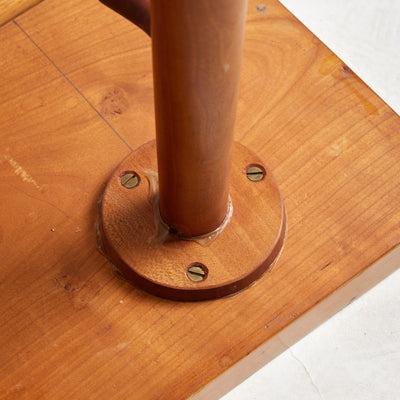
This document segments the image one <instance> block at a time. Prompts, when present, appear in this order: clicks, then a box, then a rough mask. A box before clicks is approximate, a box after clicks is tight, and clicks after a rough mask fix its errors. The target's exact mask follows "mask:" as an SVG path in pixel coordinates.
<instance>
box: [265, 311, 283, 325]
mask: <svg viewBox="0 0 400 400" xmlns="http://www.w3.org/2000/svg"><path fill="white" fill-rule="evenodd" d="M280 317H282V314H279V315H278V316H276V317H275V318H274V319H273V320H271V321H269V322H268V324H267V325H265V327H266V328H269V327H270V326H271V325H272V324H273V323H274V322H275V321H276V320H277V319H279V318H280Z"/></svg>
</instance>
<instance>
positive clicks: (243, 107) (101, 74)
mask: <svg viewBox="0 0 400 400" xmlns="http://www.w3.org/2000/svg"><path fill="white" fill-rule="evenodd" d="M266 4H267V6H268V10H269V12H268V13H265V14H259V13H257V11H256V5H257V2H255V1H250V2H249V11H248V21H247V25H246V34H245V44H244V59H243V66H242V82H241V89H240V95H239V103H238V113H237V115H238V118H237V123H236V131H235V135H236V138H237V139H239V140H240V141H241V142H242V143H244V144H246V145H247V146H248V147H249V148H252V149H255V150H256V151H257V153H258V154H260V156H261V157H262V158H266V159H267V160H268V166H269V167H270V168H271V169H272V171H273V173H274V175H275V177H276V178H277V180H278V182H279V184H280V188H281V190H282V192H283V196H284V199H285V204H286V206H287V211H288V223H289V226H288V237H287V242H286V245H285V250H284V252H283V254H282V257H281V258H280V260H279V262H278V263H277V265H276V266H275V268H274V269H273V270H272V271H271V272H270V273H268V274H267V275H266V276H265V277H264V278H263V279H261V280H260V281H259V282H258V283H257V284H256V285H255V286H254V287H252V288H250V289H248V290H246V291H244V292H243V293H241V294H239V295H238V296H235V297H232V298H226V299H221V300H218V301H212V302H203V303H196V304H184V303H175V302H170V301H167V300H161V299H158V298H155V297H152V296H151V295H147V294H145V293H144V292H142V291H140V290H137V289H134V288H132V287H131V286H130V285H129V284H128V283H126V282H124V281H121V280H119V279H118V278H117V277H115V276H113V274H112V272H111V268H110V267H109V265H108V263H106V262H105V260H104V258H103V257H102V256H101V255H100V254H98V253H97V252H96V249H95V245H94V232H93V224H94V220H95V216H96V201H97V197H98V194H99V193H100V192H101V191H102V190H103V183H104V182H105V181H106V179H107V177H108V176H109V175H110V174H111V170H112V169H113V168H114V167H116V166H117V165H118V164H119V163H120V161H121V160H122V158H123V157H124V156H125V155H127V154H128V151H129V149H128V147H126V146H125V145H124V144H123V142H122V141H121V140H120V138H118V136H117V134H118V135H119V136H120V137H122V138H123V139H124V140H125V141H126V142H127V143H128V144H129V146H130V147H131V148H137V147H138V146H139V145H141V144H143V143H144V142H146V141H148V140H150V139H152V138H154V112H153V105H152V104H153V94H152V72H151V59H150V55H151V51H150V39H149V38H148V37H147V36H146V34H145V33H143V32H141V31H140V30H139V29H136V28H135V27H133V26H132V24H130V23H129V22H128V21H125V20H124V19H123V18H121V17H119V16H118V15H115V14H114V13H113V12H112V11H110V10H107V9H106V7H104V6H102V5H101V4H98V3H97V2H96V1H91V0H88V1H85V2H78V1H71V2H57V1H53V0H46V1H45V2H43V3H41V4H39V5H38V6H36V7H34V8H33V9H31V10H30V11H29V12H27V13H25V14H24V15H22V16H21V17H19V18H18V19H17V23H18V26H19V27H20V28H19V27H18V26H16V25H14V24H9V25H6V26H4V27H2V28H1V30H0V36H1V43H2V47H1V49H0V52H1V57H0V72H1V77H2V79H4V82H7V84H6V85H5V84H4V85H1V86H0V91H1V97H0V102H1V117H0V127H1V130H0V135H1V153H0V154H1V164H0V171H1V175H0V185H1V186H0V196H1V204H2V207H1V211H0V237H1V239H0V257H1V265H0V279H1V280H0V282H1V283H0V285H1V287H0V289H1V290H0V304H1V305H0V310H1V311H0V312H1V316H2V317H1V318H2V321H3V322H2V327H1V334H0V343H1V344H0V346H1V351H0V393H1V395H0V397H2V398H5V399H15V398H24V396H25V397H28V398H30V399H37V398H45V399H46V398H47V399H52V400H53V399H60V398H65V397H68V398H73V399H98V398H101V397H106V398H110V399H126V398H131V399H163V398H164V399H185V398H188V397H190V396H191V395H193V394H194V393H195V392H197V391H200V392H199V393H198V394H197V398H207V399H210V398H212V397H214V398H215V397H216V396H218V395H221V394H222V393H221V392H216V391H215V390H214V391H210V392H207V391H205V390H204V391H201V389H202V388H204V387H205V385H206V384H207V383H210V382H212V381H213V380H214V379H215V378H216V377H218V376H220V375H221V374H222V373H224V372H225V374H224V375H225V380H224V386H223V387H221V388H222V389H223V390H227V389H229V388H231V387H232V386H234V385H235V384H237V383H239V381H240V380H241V379H243V378H244V377H245V376H246V374H247V373H248V371H249V370H248V369H247V368H250V369H251V368H254V366H260V365H261V364H262V363H265V362H267V361H268V360H269V359H270V358H271V357H273V355H276V354H277V352H279V351H280V350H282V349H283V348H285V346H286V343H288V344H290V342H289V341H285V342H284V344H283V345H282V343H280V342H278V341H277V340H274V339H273V338H274V337H275V338H276V337H277V336H276V334H277V333H279V335H280V337H282V335H287V337H290V340H291V341H293V340H296V339H298V338H299V337H300V336H301V335H303V334H305V333H306V332H307V331H308V330H309V329H311V328H312V327H314V326H315V325H316V324H317V323H320V322H322V321H323V320H324V319H325V318H327V317H328V316H329V315H331V314H333V313H334V312H336V311H337V310H338V309H339V308H340V307H342V306H344V305H345V304H346V303H348V302H349V301H350V299H351V298H352V297H353V296H354V295H357V294H359V293H360V292H362V290H366V289H367V288H368V287H370V286H371V285H372V284H374V283H376V282H377V281H378V280H380V279H382V278H383V277H384V276H386V275H387V274H389V273H390V272H391V271H393V270H394V269H396V268H397V265H398V247H397V248H396V246H397V245H398V243H399V238H400V211H399V210H400V207H399V198H400V185H399V183H400V182H399V180H400V178H399V177H400V163H399V156H400V138H399V136H398V132H399V129H400V120H399V117H398V116H397V115H396V114H395V113H394V112H393V111H392V110H391V109H390V108H389V107H388V106H387V105H386V104H384V103H383V102H382V100H380V99H379V98H378V97H377V96H376V95H375V94H374V93H373V92H372V91H371V90H370V89H369V88H368V87H367V86H366V85H365V84H364V83H363V82H361V81H360V80H359V79H358V78H357V76H356V75H355V74H354V73H353V72H352V71H350V70H349V68H348V67H347V66H346V65H344V64H343V63H342V62H341V60H339V59H338V58H337V57H335V56H334V55H333V54H332V53H331V52H330V51H329V50H328V49H327V48H326V47H325V46H324V45H323V44H322V43H321V42H320V41H319V40H318V39H316V38H315V37H314V36H313V35H312V34H311V33H310V32H309V31H308V30H307V29H306V28H304V26H303V25H302V24H300V23H299V22H298V21H297V20H296V19H295V18H294V17H293V16H292V15H291V14H290V13H288V12H287V11H286V10H285V9H284V8H283V7H282V6H281V5H280V4H279V3H278V2H277V1H274V0H268V1H267V2H266ZM24 32H25V33H26V35H25V34H24ZM27 35H28V36H27ZM31 40H33V41H34V43H36V45H37V46H38V47H39V49H38V48H37V47H35V45H34V44H33V43H32V41H31ZM49 59H50V60H51V61H49ZM88 102H89V103H90V104H91V105H92V106H93V107H94V108H95V109H96V110H97V112H99V113H100V115H99V114H97V113H96V112H95V110H94V109H93V108H92V107H90V106H89V104H88ZM103 118H104V119H103ZM106 122H107V123H108V124H109V125H107V123H106ZM5 156H6V157H5ZM34 182H35V183H36V185H38V186H39V188H42V189H41V190H42V191H40V189H38V188H37V187H36V185H35V183H34ZM52 228H54V231H51V229H52ZM396 249H397V250H396ZM393 250H394V251H396V253H393ZM380 260H383V261H382V262H379V261H380ZM376 261H378V263H377V264H374V263H375V262H376ZM396 263H397V264H396ZM346 284H348V285H347V286H346ZM346 289H347V291H346ZM332 293H334V296H331V294H332ZM332 299H333V300H332ZM324 307H325V308H324ZM322 309H323V310H322ZM295 321H298V322H297V324H296V325H294V324H293V322H295ZM271 339H272V340H271ZM260 346H262V347H260ZM264 346H270V347H269V350H268V351H267V350H266V349H265V347H264ZM257 348H259V349H264V351H260V352H255V349H257ZM252 354H253V355H254V356H255V357H256V358H257V360H256V363H254V364H251V363H250V361H249V358H247V356H248V355H249V357H250V355H252ZM250 358H251V357H250ZM240 360H243V362H244V363H245V364H244V367H241V368H239V367H238V368H237V369H236V368H234V369H233V370H232V368H231V367H232V366H234V365H235V364H236V363H237V362H238V361H240ZM239 365H240V364H238V366H239ZM242 366H243V364H242ZM214 389H215V387H214ZM208 393H211V394H210V396H208ZM207 396H208V397H207Z"/></svg>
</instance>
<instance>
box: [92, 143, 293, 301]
mask: <svg viewBox="0 0 400 400" xmlns="http://www.w3.org/2000/svg"><path fill="white" fill-rule="evenodd" d="M264 164H265V163H264V162H263V160H260V159H259V158H258V157H257V155H256V154H255V153H254V152H252V151H250V150H249V149H247V148H246V147H244V146H243V145H241V144H240V143H235V145H234V146H233V162H232V176H231V180H230V181H231V184H230V188H229V190H230V207H229V209H230V210H229V212H228V214H229V216H228V218H229V219H228V223H226V221H225V224H224V227H223V229H222V230H221V231H220V232H219V233H218V234H216V233H214V234H213V233H211V234H210V235H204V236H203V237H201V238H200V237H197V238H195V239H194V240H182V238H181V237H179V236H178V235H176V234H169V231H170V230H169V229H168V226H164V227H162V226H161V225H160V220H161V218H160V215H159V206H158V201H159V192H158V187H157V183H156V182H157V180H158V176H157V174H156V172H155V171H157V158H156V143H155V141H154V140H153V141H152V142H149V143H146V144H144V145H143V146H140V147H139V148H138V149H136V150H135V151H133V152H132V153H131V154H129V156H128V157H127V158H126V159H124V160H123V161H122V163H121V164H120V165H119V166H118V168H117V169H116V170H115V171H114V173H113V175H112V176H111V178H110V180H109V181H108V183H107V187H106V189H105V191H104V195H103V196H102V202H101V212H100V216H99V237H100V243H101V247H102V249H104V252H105V254H106V256H107V257H108V258H109V259H110V262H111V263H112V264H113V265H114V266H115V267H116V268H117V269H118V271H120V272H121V273H122V275H123V276H124V277H125V278H126V279H127V280H129V281H130V282H132V283H133V284H135V285H136V286H137V287H139V288H141V289H143V290H146V291H147V292H149V293H152V294H154V295H156V296H161V297H164V298H167V299H172V300H180V301H202V300H212V299H218V298H221V297H224V296H231V295H233V294H236V293H238V292H240V291H242V290H243V289H245V288H247V287H249V286H250V285H251V284H253V283H254V282H255V281H256V280H257V279H259V278H260V277H261V276H262V275H264V274H265V272H266V271H267V270H268V269H269V268H270V267H271V266H272V265H273V264H274V263H275V262H276V260H277V258H278V256H279V255H280V253H281V250H282V246H283V244H284V240H285V236H286V218H285V207H284V204H283V200H282V196H281V193H280V191H279V187H278V185H277V183H276V181H275V179H274V177H273V175H272V173H271V171H270V170H268V169H267V168H266V167H265V166H264ZM250 165H258V166H260V167H261V168H263V169H264V173H265V175H264V178H263V179H262V180H260V181H257V182H254V181H250V180H249V179H248V177H247V174H246V171H247V169H248V167H249V166H250ZM128 171H131V172H132V171H134V173H135V175H136V176H137V177H138V185H137V186H136V187H134V188H130V189H127V188H126V187H125V186H123V185H122V184H121V183H122V179H121V177H123V176H124V175H125V174H126V173H127V172H128ZM221 228H222V227H221ZM199 264H200V265H201V266H202V267H203V268H204V271H205V272H206V273H205V279H204V280H201V281H192V280H190V279H189V278H188V276H187V271H188V269H189V267H190V266H193V265H199Z"/></svg>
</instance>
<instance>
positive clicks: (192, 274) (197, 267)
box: [186, 263, 208, 282]
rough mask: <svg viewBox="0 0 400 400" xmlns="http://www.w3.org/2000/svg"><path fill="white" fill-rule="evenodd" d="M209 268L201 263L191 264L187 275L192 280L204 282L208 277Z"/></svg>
mask: <svg viewBox="0 0 400 400" xmlns="http://www.w3.org/2000/svg"><path fill="white" fill-rule="evenodd" d="M207 275H208V270H207V268H206V266H205V265H203V264H200V263H193V264H190V265H189V267H188V269H187V271H186V276H187V277H188V278H189V279H190V280H191V281H192V282H202V281H204V280H205V279H206V278H207Z"/></svg>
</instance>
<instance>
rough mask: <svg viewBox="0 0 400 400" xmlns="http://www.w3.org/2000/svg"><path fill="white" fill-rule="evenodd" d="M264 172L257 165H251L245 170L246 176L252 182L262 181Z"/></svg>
mask: <svg viewBox="0 0 400 400" xmlns="http://www.w3.org/2000/svg"><path fill="white" fill-rule="evenodd" d="M264 175H265V171H264V169H263V168H261V167H260V166H258V165H252V166H251V167H249V168H247V171H246V176H247V178H248V179H249V180H251V181H252V182H258V181H261V180H262V179H264Z"/></svg>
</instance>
